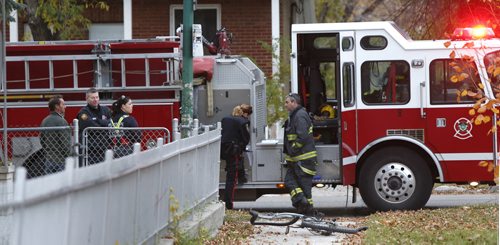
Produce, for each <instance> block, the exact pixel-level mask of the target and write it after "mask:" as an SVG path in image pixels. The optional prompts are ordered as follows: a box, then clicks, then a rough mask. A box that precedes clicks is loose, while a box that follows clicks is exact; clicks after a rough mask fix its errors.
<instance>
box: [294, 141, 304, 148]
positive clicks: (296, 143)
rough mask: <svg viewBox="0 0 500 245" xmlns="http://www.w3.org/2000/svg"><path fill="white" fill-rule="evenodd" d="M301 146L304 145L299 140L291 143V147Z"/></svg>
mask: <svg viewBox="0 0 500 245" xmlns="http://www.w3.org/2000/svg"><path fill="white" fill-rule="evenodd" d="M302 146H304V145H303V144H301V143H299V142H293V144H292V147H294V148H302Z"/></svg>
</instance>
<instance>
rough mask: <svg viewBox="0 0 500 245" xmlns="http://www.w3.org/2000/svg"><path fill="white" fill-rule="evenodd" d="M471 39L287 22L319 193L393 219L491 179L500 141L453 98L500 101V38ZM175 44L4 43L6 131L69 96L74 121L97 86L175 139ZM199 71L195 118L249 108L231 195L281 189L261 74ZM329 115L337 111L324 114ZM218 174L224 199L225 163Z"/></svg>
mask: <svg viewBox="0 0 500 245" xmlns="http://www.w3.org/2000/svg"><path fill="white" fill-rule="evenodd" d="M460 38H461V39H467V38H468V37H467V36H466V35H463V36H461V37H460ZM469 42H470V40H458V41H454V42H453V44H452V46H450V47H448V48H447V47H445V45H444V44H445V40H433V41H413V40H411V39H410V38H409V37H408V35H406V34H405V33H404V32H403V31H402V30H400V29H399V28H398V27H397V26H395V24H394V23H392V22H370V23H362V22H359V23H329V24H300V25H293V26H292V56H291V68H292V69H291V70H292V81H291V90H292V92H296V93H299V94H300V96H301V97H302V100H303V104H304V107H305V108H306V109H307V110H308V112H310V114H311V117H312V118H313V119H314V120H313V123H314V136H315V139H316V147H317V151H318V172H317V175H316V176H315V177H314V180H313V182H314V184H315V185H333V186H335V185H351V186H353V187H357V188H359V190H360V193H361V196H362V198H363V200H364V201H365V203H366V204H367V205H368V206H369V207H371V208H373V209H377V210H389V209H418V208H420V207H422V206H423V205H425V203H426V202H427V200H428V199H429V196H430V193H431V190H432V187H433V184H434V183H468V182H473V181H475V182H484V183H493V173H491V172H488V171H487V169H486V168H484V167H480V166H479V165H478V163H479V161H482V160H490V161H491V160H493V159H494V155H493V152H498V144H497V141H498V138H495V137H494V138H492V136H491V134H488V131H489V130H490V128H491V127H488V126H476V125H475V124H474V123H473V122H472V121H471V120H470V119H471V118H470V116H468V111H469V109H470V108H471V107H472V106H473V104H474V102H475V100H474V99H473V98H470V97H467V96H465V97H461V99H460V100H457V91H458V92H460V93H461V92H462V91H464V89H468V88H467V87H463V86H468V85H467V84H469V85H470V83H472V82H479V83H481V84H482V86H484V91H485V93H486V94H487V95H488V96H490V98H493V97H494V94H495V93H498V92H499V91H498V84H499V77H498V76H496V77H492V76H491V74H489V73H487V71H486V67H488V66H490V65H496V67H498V66H499V63H498V62H499V59H500V39H498V38H488V39H477V40H473V41H472V44H473V45H470V44H469V45H466V46H467V48H463V46H464V45H465V43H469ZM178 47H179V43H178V42H172V41H167V40H161V39H151V40H131V41H96V42H94V41H78V42H52V43H51V42H48V43H43V44H39V43H15V44H9V45H8V47H7V80H8V81H7V89H8V90H7V91H8V98H7V99H8V103H7V107H8V127H10V128H12V127H27V126H38V125H39V123H40V121H41V120H42V119H43V117H44V116H45V115H46V113H47V104H46V103H47V97H48V96H50V95H53V94H63V95H64V98H65V100H66V101H67V104H68V108H67V112H66V119H67V120H68V121H71V120H72V119H73V118H74V117H75V116H76V113H77V112H78V110H79V108H80V107H82V106H84V105H85V103H86V102H85V97H84V93H85V91H86V90H87V89H88V88H89V87H97V88H98V89H100V91H101V97H102V104H104V105H110V104H111V102H112V101H113V100H114V99H116V98H117V97H118V96H120V95H122V94H125V95H129V96H131V97H132V99H133V100H134V104H135V107H134V116H135V117H136V118H137V119H138V122H139V125H141V126H144V127H148V126H154V127H158V126H164V127H168V128H170V129H171V121H172V119H173V118H179V116H180V111H179V107H180V105H179V101H180V89H181V84H180V81H179V58H180V54H179V52H178ZM452 51H455V52H456V53H460V54H464V55H465V54H467V55H470V56H471V57H473V58H474V62H473V64H474V65H475V69H476V71H477V72H472V73H471V75H470V77H469V78H468V79H466V80H465V81H464V82H461V83H452V82H450V78H451V77H452V76H453V75H456V74H455V72H456V71H455V70H454V69H453V68H452V67H451V66H450V63H451V62H453V61H454V60H453V59H451V58H450V53H451V52H452ZM457 57H459V56H457ZM495 62H496V63H495ZM207 64H208V65H207ZM194 66H195V71H196V70H199V74H201V75H200V76H201V78H197V79H195V82H194V89H193V91H194V101H193V104H194V114H195V118H198V119H199V121H200V122H201V123H202V124H205V125H207V124H214V123H217V122H218V121H220V120H221V119H222V117H224V116H226V115H228V114H230V113H231V111H232V108H233V107H234V106H235V105H237V104H241V103H249V104H251V105H252V106H253V107H254V114H252V116H251V118H250V120H251V126H250V127H251V143H250V144H249V146H248V152H247V153H246V156H247V157H246V158H245V168H246V170H247V173H248V175H249V176H248V179H249V182H248V183H245V184H244V185H241V186H238V190H237V191H236V195H237V196H236V198H237V199H240V200H248V199H255V198H257V197H258V196H260V195H262V194H267V193H286V190H285V189H284V185H283V181H284V177H285V172H286V169H285V167H284V165H283V160H284V156H283V153H282V139H281V136H280V137H278V139H268V137H267V135H266V130H265V127H266V124H267V122H266V118H267V110H266V109H267V107H268V106H267V103H266V86H265V76H264V74H263V72H262V71H261V70H260V69H259V68H258V67H257V66H256V65H255V64H254V63H252V62H251V61H250V60H249V59H248V58H245V57H240V56H210V57H200V58H197V59H195V61H194ZM198 68H206V69H198ZM490 81H491V82H490ZM491 84H494V85H495V86H497V88H493V87H492V85H491ZM323 108H331V109H330V110H329V111H330V115H329V116H324V115H322V113H321V112H322V111H323ZM495 149H496V150H495ZM220 169H221V174H220V176H221V179H220V183H221V184H220V188H221V191H223V189H224V184H223V183H224V182H225V181H224V177H225V172H224V163H223V162H222V163H221V165H220ZM355 189H356V188H354V190H355ZM354 196H355V195H354Z"/></svg>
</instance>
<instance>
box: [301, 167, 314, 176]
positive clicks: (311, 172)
mask: <svg viewBox="0 0 500 245" xmlns="http://www.w3.org/2000/svg"><path fill="white" fill-rule="evenodd" d="M299 166H300V169H302V171H304V173H306V174H309V175H316V171H312V170H310V169H307V168H305V167H303V166H302V165H299Z"/></svg>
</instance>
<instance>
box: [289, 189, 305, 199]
mask: <svg viewBox="0 0 500 245" xmlns="http://www.w3.org/2000/svg"><path fill="white" fill-rule="evenodd" d="M299 193H302V189H300V188H295V189H293V190H292V191H290V196H292V197H293V196H295V195H297V194H299Z"/></svg>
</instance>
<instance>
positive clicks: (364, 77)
mask: <svg viewBox="0 0 500 245" xmlns="http://www.w3.org/2000/svg"><path fill="white" fill-rule="evenodd" d="M361 92H362V99H363V102H364V103H365V104H367V105H373V104H405V103H408V101H409V100H410V65H409V64H408V62H406V61H404V60H395V61H366V62H364V63H363V64H362V65H361Z"/></svg>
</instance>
